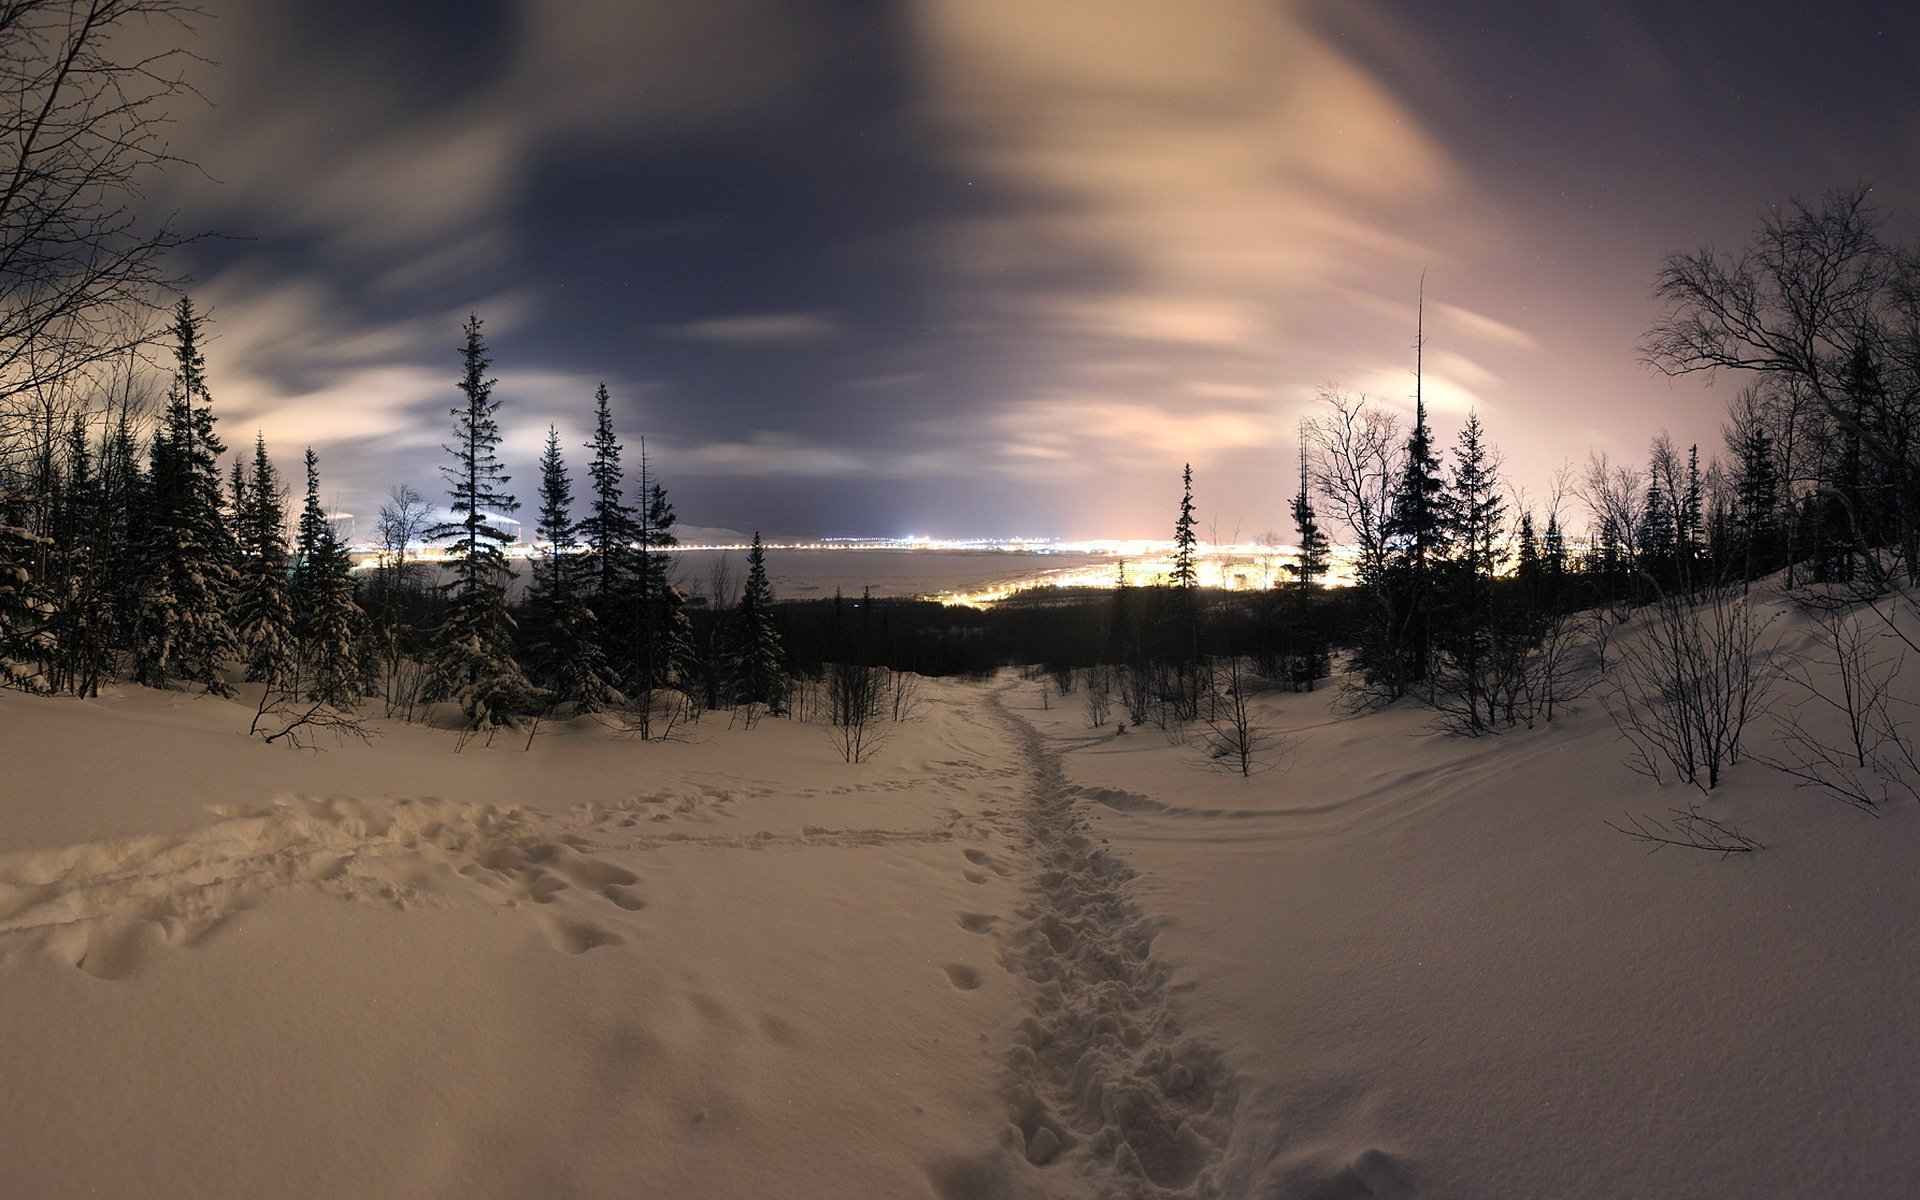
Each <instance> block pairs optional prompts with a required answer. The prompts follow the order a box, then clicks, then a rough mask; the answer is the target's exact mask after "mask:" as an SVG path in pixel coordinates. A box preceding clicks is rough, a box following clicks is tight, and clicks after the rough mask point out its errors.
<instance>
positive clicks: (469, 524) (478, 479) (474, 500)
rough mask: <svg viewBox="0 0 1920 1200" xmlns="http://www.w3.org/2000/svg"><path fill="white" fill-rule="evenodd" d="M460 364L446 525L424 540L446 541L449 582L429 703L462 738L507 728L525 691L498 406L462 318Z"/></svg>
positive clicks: (525, 700) (482, 351)
mask: <svg viewBox="0 0 1920 1200" xmlns="http://www.w3.org/2000/svg"><path fill="white" fill-rule="evenodd" d="M463 332H464V334H465V338H466V340H465V344H464V345H463V346H462V348H461V359H462V362H463V363H464V365H465V371H464V373H463V374H462V376H461V379H460V392H461V395H463V396H464V397H465V398H466V402H465V403H464V404H463V405H461V406H460V407H458V408H455V409H452V410H451V415H452V416H453V419H454V437H453V442H452V443H451V444H450V445H447V446H446V447H444V449H445V450H446V451H447V453H448V454H449V455H450V456H451V458H452V461H451V462H449V463H447V464H445V465H443V466H442V467H441V468H440V473H441V475H442V476H443V477H444V478H445V479H446V481H447V484H448V489H449V498H450V505H449V507H450V508H451V509H452V512H453V516H454V519H453V520H452V521H448V522H444V523H442V524H439V525H436V526H434V527H433V528H432V529H430V530H428V531H427V535H426V536H427V537H428V538H429V539H430V540H434V541H442V540H444V541H446V542H447V543H448V547H447V557H448V561H449V563H450V565H451V568H452V573H453V578H452V579H451V580H450V581H449V582H448V583H447V584H446V585H445V591H446V593H447V616H446V620H445V622H443V623H442V625H441V626H440V631H439V634H438V636H437V637H436V639H435V641H436V646H435V654H434V660H433V664H432V669H431V673H430V675H429V677H428V680H427V686H426V695H427V698H428V699H429V700H452V701H455V702H457V703H458V704H459V705H460V711H461V715H462V716H463V717H464V719H465V722H466V726H467V728H468V729H481V728H483V727H487V726H494V725H511V724H513V722H514V719H515V717H516V715H517V714H518V713H520V712H523V711H525V710H526V709H527V708H528V707H529V705H530V704H531V703H532V702H533V699H534V687H533V685H532V683H530V682H529V681H528V680H527V677H526V676H525V675H524V674H522V673H521V670H520V666H519V664H518V663H516V662H515V661H514V657H513V628H514V626H513V618H512V616H511V615H509V614H508V612H507V587H506V580H507V577H508V575H509V571H508V568H507V560H506V552H505V547H506V545H507V543H508V541H509V540H510V536H509V535H508V533H507V532H506V531H505V530H504V529H502V528H501V527H500V526H499V525H497V524H495V523H494V521H495V517H496V514H499V515H504V514H506V513H510V512H512V511H514V510H515V509H516V508H518V507H519V505H518V503H516V502H515V500H514V498H513V496H512V494H511V493H509V492H507V491H506V484H507V483H508V482H509V477H508V475H507V474H506V472H505V471H504V470H502V469H501V465H500V456H499V447H500V427H499V424H498V423H497V422H496V421H495V419H494V412H495V410H496V409H498V408H499V401H497V400H495V399H494V398H493V384H494V381H493V380H491V379H488V378H487V368H488V367H489V366H490V365H492V363H491V360H490V359H488V357H487V344H486V341H485V340H484V339H483V338H482V337H481V335H480V318H479V317H477V316H470V317H468V318H467V323H466V326H465V328H464V330H463Z"/></svg>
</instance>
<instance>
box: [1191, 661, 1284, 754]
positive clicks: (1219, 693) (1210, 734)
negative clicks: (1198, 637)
mask: <svg viewBox="0 0 1920 1200" xmlns="http://www.w3.org/2000/svg"><path fill="white" fill-rule="evenodd" d="M1209 669H1210V671H1211V683H1212V689H1213V696H1214V702H1213V704H1211V705H1210V706H1209V707H1208V709H1207V716H1206V718H1205V720H1206V725H1207V732H1206V734H1205V735H1204V736H1203V737H1202V739H1201V743H1200V744H1201V747H1202V748H1203V749H1204V750H1205V751H1206V755H1207V761H1208V762H1210V763H1212V764H1214V765H1215V766H1222V767H1225V768H1227V769H1228V770H1234V771H1238V772H1240V774H1241V776H1242V777H1246V776H1249V775H1252V774H1253V772H1254V771H1255V769H1265V768H1266V767H1269V766H1271V765H1272V758H1273V756H1274V755H1275V754H1276V753H1278V752H1279V751H1281V750H1282V749H1283V744H1282V742H1281V739H1280V736H1279V735H1278V734H1276V733H1275V732H1274V731H1273V730H1272V729H1270V728H1268V727H1267V725H1266V723H1265V722H1264V721H1262V720H1261V719H1260V716H1259V714H1258V713H1257V712H1255V710H1254V708H1253V704H1252V697H1251V696H1249V695H1248V692H1249V691H1250V690H1251V685H1252V683H1253V682H1254V679H1255V676H1254V674H1253V672H1252V670H1251V669H1249V667H1248V664H1247V660H1246V659H1245V658H1243V657H1241V656H1240V655H1237V654H1230V655H1223V656H1221V657H1219V658H1216V659H1214V660H1213V661H1212V662H1211V663H1210V664H1209Z"/></svg>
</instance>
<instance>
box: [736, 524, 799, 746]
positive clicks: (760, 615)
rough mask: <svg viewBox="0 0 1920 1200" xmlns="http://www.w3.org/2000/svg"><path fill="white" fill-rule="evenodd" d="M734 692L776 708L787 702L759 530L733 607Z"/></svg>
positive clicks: (742, 698)
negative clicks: (744, 579) (744, 578)
mask: <svg viewBox="0 0 1920 1200" xmlns="http://www.w3.org/2000/svg"><path fill="white" fill-rule="evenodd" d="M732 641H733V645H732V648H731V649H732V653H731V656H730V657H731V658H732V661H733V681H732V683H733V696H734V700H735V701H736V702H738V703H741V704H764V705H766V706H767V707H768V708H769V709H771V710H772V711H774V712H776V713H777V712H779V711H781V709H782V708H783V707H784V705H785V703H786V682H787V678H786V671H785V669H784V668H783V666H782V659H783V658H784V654H785V652H784V649H783V647H782V646H781V642H780V631H779V629H777V628H776V627H775V626H774V623H773V585H772V584H771V583H769V582H768V581H767V554H766V550H765V549H764V548H763V547H762V546H761V545H760V531H759V530H757V529H756V530H755V531H754V533H753V547H752V548H751V549H749V550H748V551H747V582H746V586H745V587H743V588H742V589H741V591H740V603H739V605H738V606H737V607H736V608H735V609H734V610H733V639H732Z"/></svg>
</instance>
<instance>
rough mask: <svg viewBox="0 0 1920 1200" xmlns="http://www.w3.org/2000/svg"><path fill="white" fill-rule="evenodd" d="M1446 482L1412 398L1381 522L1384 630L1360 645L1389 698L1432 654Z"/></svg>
mask: <svg viewBox="0 0 1920 1200" xmlns="http://www.w3.org/2000/svg"><path fill="white" fill-rule="evenodd" d="M1445 487H1446V485H1445V483H1444V481H1443V480H1442V478H1441V475H1440V460H1439V459H1438V458H1437V457H1436V456H1435V454H1434V450H1433V431H1432V429H1431V427H1429V426H1428V424H1427V408H1426V403H1425V401H1424V400H1422V399H1421V398H1420V397H1419V396H1418V395H1417V394H1416V396H1415V399H1414V410H1413V432H1412V433H1411V434H1409V435H1408V437H1407V448H1406V454H1405V462H1404V465H1403V467H1402V469H1401V472H1400V478H1399V479H1398V480H1397V481H1395V484H1394V488H1393V492H1392V499H1391V504H1392V511H1391V512H1390V513H1389V514H1388V516H1387V520H1386V521H1385V523H1384V528H1385V533H1386V537H1387V543H1388V559H1387V573H1386V579H1385V587H1384V589H1383V595H1384V597H1385V599H1386V601H1387V603H1386V608H1385V612H1384V613H1383V618H1384V621H1383V628H1381V629H1380V630H1378V632H1377V633H1376V635H1375V636H1374V637H1373V638H1371V639H1369V643H1368V644H1366V645H1363V646H1362V647H1361V651H1362V654H1361V658H1362V662H1363V664H1364V665H1365V667H1366V671H1367V675H1368V677H1369V678H1370V679H1371V680H1372V681H1373V682H1374V683H1376V684H1378V685H1380V686H1382V687H1384V688H1385V689H1386V693H1387V695H1389V696H1402V695H1405V694H1406V692H1407V689H1408V688H1410V687H1411V686H1412V685H1414V684H1416V683H1419V682H1421V681H1422V680H1424V679H1426V677H1427V672H1428V668H1429V665H1430V664H1431V662H1432V658H1433V645H1432V642H1433V635H1432V626H1433V614H1432V607H1433V592H1434V574H1435V570H1436V567H1437V566H1438V564H1439V562H1440V560H1441V559H1442V557H1443V556H1444V550H1445V539H1446V505H1445V496H1444V492H1445Z"/></svg>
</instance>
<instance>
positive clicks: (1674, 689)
mask: <svg viewBox="0 0 1920 1200" xmlns="http://www.w3.org/2000/svg"><path fill="white" fill-rule="evenodd" d="M1696 595H1697V599H1696V600H1695V601H1694V602H1689V600H1688V598H1687V597H1685V596H1681V595H1678V594H1671V595H1665V596H1662V597H1660V598H1659V599H1658V600H1657V601H1655V602H1654V603H1653V604H1650V605H1648V606H1647V607H1646V608H1644V609H1642V610H1641V611H1642V613H1643V614H1645V618H1646V625H1645V628H1644V629H1642V630H1641V631H1640V636H1639V637H1637V638H1635V639H1633V640H1632V641H1630V642H1628V643H1627V644H1626V646H1625V647H1624V649H1623V651H1622V653H1621V656H1620V661H1619V665H1618V667H1617V668H1616V670H1615V672H1614V677H1613V686H1612V689H1611V690H1610V692H1609V693H1608V694H1607V695H1606V697H1605V699H1606V705H1607V712H1608V714H1609V715H1611V716H1612V718H1613V722H1614V726H1615V728H1617V729H1618V730H1619V731H1620V735H1621V736H1622V737H1623V738H1625V739H1626V740H1627V742H1628V743H1629V744H1630V745H1631V746H1632V747H1633V755H1632V757H1631V758H1630V759H1629V760H1628V765H1629V766H1632V767H1633V768H1634V769H1635V770H1637V771H1640V772H1641V773H1642V774H1644V775H1647V776H1649V777H1650V778H1652V779H1654V780H1655V781H1657V782H1665V780H1666V777H1667V774H1668V772H1671V773H1672V774H1673V775H1674V776H1676V777H1677V778H1678V779H1679V780H1680V781H1682V782H1684V783H1690V784H1692V785H1694V786H1695V787H1697V788H1699V789H1700V790H1701V791H1703V792H1704V791H1710V790H1712V789H1713V788H1715V787H1718V786H1719V785H1720V775H1721V772H1722V771H1724V770H1725V769H1726V768H1727V767H1728V766H1730V765H1732V764H1734V763H1737V762H1739V761H1740V750H1741V744H1740V743H1741V735H1742V734H1743V733H1744V732H1745V731H1746V727H1747V725H1748V723H1749V722H1750V721H1752V720H1753V719H1754V718H1755V717H1757V716H1758V715H1760V712H1761V709H1762V706H1763V705H1764V704H1765V702H1766V699H1767V695H1768V692H1769V691H1770V690H1771V688H1772V686H1773V684H1774V683H1775V681H1776V678H1777V674H1778V672H1777V669H1776V667H1775V665H1774V662H1773V651H1774V645H1773V643H1772V642H1771V641H1770V640H1769V639H1768V637H1767V629H1768V626H1769V625H1770V624H1771V619H1770V618H1767V617H1763V616H1761V615H1760V613H1759V612H1757V611H1756V609H1755V607H1754V605H1753V604H1751V603H1750V602H1749V600H1748V598H1747V596H1746V594H1745V593H1744V591H1742V590H1741V589H1738V588H1728V587H1715V588H1707V589H1703V590H1702V591H1701V592H1699V593H1697V594H1696Z"/></svg>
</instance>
